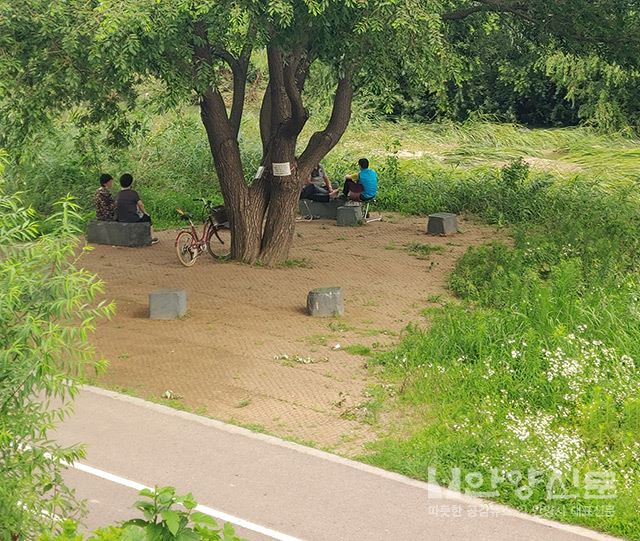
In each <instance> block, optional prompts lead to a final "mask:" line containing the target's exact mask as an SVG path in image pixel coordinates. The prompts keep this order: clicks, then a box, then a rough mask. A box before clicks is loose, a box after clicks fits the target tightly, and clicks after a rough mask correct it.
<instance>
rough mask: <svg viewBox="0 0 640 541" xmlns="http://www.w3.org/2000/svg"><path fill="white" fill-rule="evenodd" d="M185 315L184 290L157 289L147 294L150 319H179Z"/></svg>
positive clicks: (185, 293) (185, 298)
mask: <svg viewBox="0 0 640 541" xmlns="http://www.w3.org/2000/svg"><path fill="white" fill-rule="evenodd" d="M186 313H187V292H186V290H184V289H158V290H156V291H152V292H151V293H149V318H150V319H179V318H181V317H184V316H185V314H186Z"/></svg>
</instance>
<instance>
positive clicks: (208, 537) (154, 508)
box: [41, 487, 243, 541]
mask: <svg viewBox="0 0 640 541" xmlns="http://www.w3.org/2000/svg"><path fill="white" fill-rule="evenodd" d="M140 496H142V497H143V498H145V499H142V500H138V501H137V502H136V503H135V507H136V508H137V509H139V510H140V511H142V514H143V516H144V518H141V519H132V520H128V521H126V522H124V523H122V525H121V526H109V527H107V528H100V529H99V530H96V532H95V534H94V535H92V536H91V537H89V540H88V541H156V540H157V541H243V540H242V539H241V538H240V537H237V536H236V534H235V531H234V529H233V526H232V525H231V524H230V523H228V522H227V523H225V524H224V526H223V527H222V528H219V527H218V523H217V522H216V521H215V520H214V519H213V518H211V517H210V516H209V515H206V514H205V513H202V512H200V511H197V507H198V504H197V503H196V501H195V500H194V498H193V495H192V494H190V493H189V494H187V495H186V496H178V495H177V494H176V490H175V489H174V488H173V487H162V488H156V489H155V490H149V489H146V488H145V489H144V490H142V491H140ZM176 505H180V506H181V507H183V508H184V510H182V509H175V508H174V507H175V506H176ZM82 540H83V537H82V536H81V535H79V534H78V532H77V524H76V523H75V522H73V521H66V522H65V524H64V529H63V532H62V533H61V534H59V535H57V536H55V537H51V536H44V537H43V538H42V539H41V541H82Z"/></svg>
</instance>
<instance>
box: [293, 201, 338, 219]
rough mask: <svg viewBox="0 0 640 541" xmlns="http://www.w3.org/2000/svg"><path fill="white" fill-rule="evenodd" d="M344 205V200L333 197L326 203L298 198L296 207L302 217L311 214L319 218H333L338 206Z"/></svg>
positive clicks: (335, 215)
mask: <svg viewBox="0 0 640 541" xmlns="http://www.w3.org/2000/svg"><path fill="white" fill-rule="evenodd" d="M342 205H344V200H343V201H341V200H339V199H333V200H332V201H329V202H327V203H321V202H319V201H311V200H310V199H300V201H299V202H298V209H299V211H300V214H301V215H302V216H304V217H309V216H313V217H314V218H319V219H321V220H335V219H336V217H337V213H338V207H339V206H342Z"/></svg>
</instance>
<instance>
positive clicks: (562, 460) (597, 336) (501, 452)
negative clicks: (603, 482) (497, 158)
mask: <svg viewBox="0 0 640 541" xmlns="http://www.w3.org/2000/svg"><path fill="white" fill-rule="evenodd" d="M531 177H532V175H530V173H529V172H528V171H527V168H526V167H525V166H523V164H522V163H520V162H514V163H512V164H511V165H509V166H506V167H505V168H503V169H502V170H501V171H499V172H496V173H495V175H491V177H490V179H491V184H488V183H487V181H486V180H487V179H486V178H481V179H478V180H476V182H475V183H474V182H471V181H468V180H462V179H461V180H459V181H458V182H457V184H458V186H450V187H448V188H447V189H446V194H447V195H455V196H456V199H453V197H452V199H453V201H452V203H453V204H459V205H461V207H460V208H459V210H465V209H466V210H471V209H472V210H474V211H477V212H479V213H480V214H481V215H482V216H483V217H485V218H488V219H492V218H496V217H501V218H502V219H504V220H506V221H507V222H508V223H510V224H512V225H513V227H514V245H513V246H507V245H506V244H504V243H493V244H490V245H487V246H482V247H478V248H472V249H470V250H469V251H468V252H467V254H465V256H464V257H462V258H461V259H460V260H459V262H458V264H457V266H456V269H455V271H454V273H453V274H452V275H451V277H450V280H449V284H450V287H451V289H452V291H453V292H454V293H456V294H457V295H458V296H459V297H461V299H462V300H461V302H451V303H449V304H447V305H445V306H443V307H441V308H430V309H429V310H428V311H426V312H425V315H427V316H428V317H430V319H431V322H430V326H429V329H428V330H426V331H425V330H420V329H418V328H415V327H411V328H409V329H408V331H407V334H406V336H405V338H404V340H403V341H402V343H401V344H400V346H399V347H398V348H397V349H396V350H395V351H392V352H390V353H382V354H380V355H379V356H378V357H377V358H378V361H379V362H380V363H382V364H383V365H384V371H385V374H386V376H387V377H388V378H389V379H390V380H391V381H393V382H395V384H396V388H397V389H399V391H398V392H399V400H400V404H401V405H403V407H406V408H411V410H412V411H416V410H417V411H427V412H428V414H427V415H424V416H421V417H419V420H418V421H417V422H416V421H412V422H410V423H409V425H408V426H404V427H402V428H401V429H400V433H401V434H402V436H397V437H391V438H388V439H387V440H385V441H383V442H381V443H379V444H376V445H374V450H373V454H372V455H371V456H370V457H368V458H367V460H370V461H372V462H373V463H375V464H378V465H381V466H384V467H387V468H391V469H396V470H398V471H401V472H403V473H407V474H409V475H413V476H416V477H421V478H427V472H428V469H429V468H430V467H431V468H435V470H436V472H437V479H438V481H439V482H442V483H445V484H447V483H450V482H451V481H452V479H453V477H452V475H453V474H452V468H461V469H462V475H463V478H464V475H466V474H467V473H470V472H480V473H481V474H483V475H484V478H483V484H482V486H481V487H480V488H478V489H477V490H479V491H491V490H492V487H491V486H490V479H491V472H492V469H493V471H497V472H509V471H512V472H515V471H520V472H521V473H522V474H523V478H521V479H520V480H519V481H517V482H515V483H511V482H505V483H503V484H501V485H500V486H499V488H500V489H499V494H498V495H497V496H496V499H498V500H499V501H502V502H505V503H508V504H510V505H513V506H516V507H518V508H520V509H523V510H525V511H529V512H533V513H539V514H543V515H545V514H546V516H548V517H549V518H559V519H561V520H565V521H569V522H574V523H576V522H577V523H582V524H585V525H588V526H591V527H596V528H598V529H603V530H606V531H608V532H611V533H614V534H617V535H621V536H625V537H628V538H630V539H640V521H639V520H638V516H637V513H635V512H634V511H633V510H634V509H636V508H637V506H638V504H639V503H640V500H639V498H640V473H639V470H638V468H637V458H638V456H640V455H638V453H639V449H640V443H639V440H638V438H637V424H636V423H637V422H638V417H637V411H638V410H637V395H638V392H639V391H640V375H639V374H640V373H639V372H638V370H637V359H640V325H639V324H638V317H637V302H638V298H640V281H639V280H638V275H637V269H638V266H639V265H640V260H639V259H638V238H639V237H640V220H638V212H639V207H638V201H637V199H636V198H635V197H633V196H632V195H631V194H630V191H629V190H628V189H627V188H626V187H616V188H613V187H611V186H610V187H608V188H605V187H604V186H599V185H595V184H594V183H590V182H588V181H586V180H584V179H582V180H579V179H574V181H573V182H559V181H554V182H553V183H551V184H549V185H548V186H546V187H545V188H543V189H539V190H536V191H535V192H533V193H534V194H535V197H532V195H531V194H532V191H531V190H532V186H533V185H535V184H536V183H537V182H539V181H540V180H544V181H545V182H546V181H548V180H550V179H548V178H547V177H542V178H537V177H536V176H533V178H531ZM441 187H442V188H443V189H444V183H443V184H442V185H441ZM466 190H470V191H471V193H465V191H466ZM502 198H508V199H507V200H506V201H504V200H502ZM478 201H482V202H481V203H478ZM507 204H508V205H507ZM532 205H533V206H532ZM509 206H510V207H511V208H509ZM531 209H534V211H535V212H533V213H532V212H531ZM411 418H413V419H415V416H412V417H411ZM407 431H408V433H409V434H410V435H409V436H408V437H407V436H406V434H407ZM530 469H531V470H535V471H539V472H541V475H540V477H539V478H538V480H537V482H531V481H530V480H527V477H526V475H527V472H528V471H529V470H530ZM602 471H604V472H612V473H613V474H614V475H615V488H614V492H615V494H614V498H613V499H611V500H606V501H604V503H603V501H595V500H593V499H590V498H589V496H588V494H587V493H586V492H585V490H584V487H585V476H586V475H587V474H589V472H602ZM573 475H577V476H578V477H579V479H580V482H579V484H580V486H579V487H577V489H578V490H577V491H573V492H577V493H578V497H577V498H576V499H571V500H566V499H552V500H550V499H549V492H548V491H549V486H550V484H551V483H553V480H554V478H555V477H554V476H560V477H561V478H562V479H563V482H564V483H565V489H567V487H569V486H570V485H571V481H569V480H570V479H571V478H572V477H571V476H573ZM462 488H465V487H462ZM572 488H573V487H572ZM567 490H568V489H567ZM568 491H569V492H571V491H570V490H568ZM523 496H524V497H523ZM569 501H570V503H569ZM598 505H600V506H602V505H610V506H612V512H611V513H608V514H605V515H603V514H602V513H601V512H600V511H593V512H592V513H591V514H590V515H589V514H584V513H583V514H580V513H579V512H576V511H575V509H576V506H583V508H586V509H591V508H595V509H600V508H599V507H598Z"/></svg>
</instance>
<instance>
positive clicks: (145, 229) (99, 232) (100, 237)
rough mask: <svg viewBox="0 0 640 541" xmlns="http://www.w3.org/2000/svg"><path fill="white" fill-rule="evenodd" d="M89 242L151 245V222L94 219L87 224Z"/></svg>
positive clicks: (118, 244) (114, 244)
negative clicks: (100, 220)
mask: <svg viewBox="0 0 640 541" xmlns="http://www.w3.org/2000/svg"><path fill="white" fill-rule="evenodd" d="M87 242H90V243H92V244H109V245H111V246H150V245H151V224H149V223H146V222H142V223H134V224H128V223H123V222H99V221H97V220H94V221H92V222H89V223H88V225H87Z"/></svg>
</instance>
